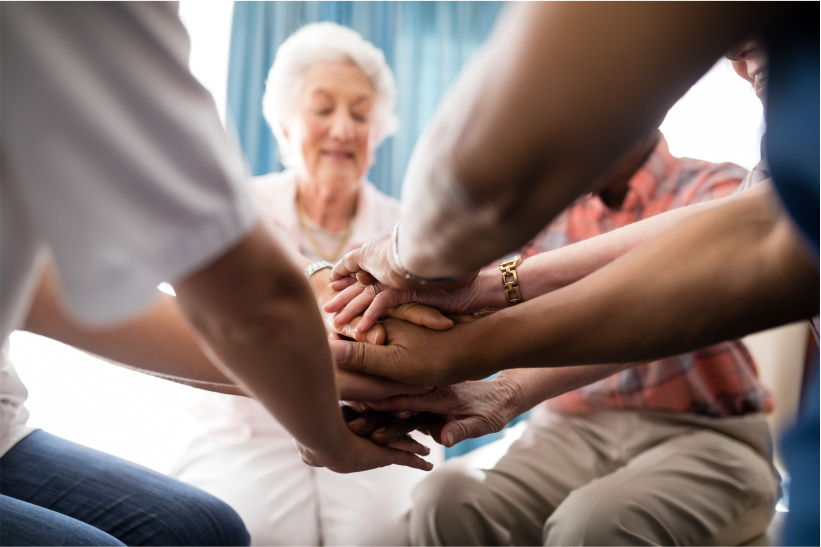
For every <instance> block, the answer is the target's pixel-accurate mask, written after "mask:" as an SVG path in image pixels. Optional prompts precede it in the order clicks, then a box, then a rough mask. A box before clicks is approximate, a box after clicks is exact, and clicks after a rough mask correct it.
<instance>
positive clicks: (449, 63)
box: [227, 2, 503, 197]
mask: <svg viewBox="0 0 821 547" xmlns="http://www.w3.org/2000/svg"><path fill="white" fill-rule="evenodd" d="M502 4H503V3H502V2H235V3H234V19H233V26H232V32H231V56H230V64H229V68H228V108H227V112H228V119H229V124H231V127H232V129H233V130H234V131H235V132H236V135H237V137H238V140H239V142H240V145H241V147H242V150H243V152H244V153H245V157H246V159H247V161H248V165H249V167H250V169H251V172H252V173H253V174H254V175H263V174H265V173H270V172H272V171H280V170H281V169H282V165H281V163H280V162H279V156H278V154H277V145H276V140H275V139H274V135H273V133H271V130H270V128H269V127H268V124H267V123H266V122H265V119H264V118H263V116H262V106H261V103H262V95H263V93H264V92H265V79H266V78H267V76H268V70H269V69H270V68H271V64H273V62H274V55H275V54H276V50H277V48H278V47H279V45H280V44H281V43H282V42H283V41H285V39H286V38H288V36H290V35H291V34H292V33H293V32H294V31H296V30H297V29H298V28H300V27H301V26H303V25H305V24H307V23H313V22H317V21H333V22H335V23H339V24H341V25H345V26H348V27H351V28H352V29H354V30H356V31H357V32H359V33H360V34H362V36H363V37H364V38H365V39H366V40H369V41H370V42H372V43H373V44H374V45H376V46H377V47H379V48H380V49H382V51H383V52H384V53H385V59H386V60H387V62H388V64H389V65H390V66H391V68H392V69H393V71H394V75H395V76H396V83H397V87H398V89H399V96H398V100H397V115H398V117H399V120H400V124H401V126H400V129H399V132H398V133H397V134H396V135H394V136H393V137H391V138H389V139H387V140H386V141H385V142H384V143H382V145H381V146H380V147H379V149H378V150H377V152H376V160H377V161H376V165H374V166H373V168H372V169H371V171H370V173H369V176H368V178H369V179H370V180H371V182H373V183H374V184H375V185H376V186H377V188H379V189H380V190H382V191H383V192H385V193H387V194H390V195H393V196H396V197H398V196H399V192H400V189H401V185H402V177H403V174H404V172H405V167H406V166H407V163H408V159H409V158H410V154H411V152H412V151H413V147H414V144H415V143H416V140H417V139H418V138H419V135H420V134H421V133H422V130H423V129H424V128H425V125H426V124H427V123H428V121H429V120H430V119H431V117H432V116H433V113H434V111H435V109H436V106H437V104H438V103H439V100H440V99H441V98H442V95H444V93H445V92H446V91H447V89H448V88H449V87H450V85H451V84H452V83H453V81H454V79H455V78H456V75H457V74H458V73H459V71H460V70H461V69H462V67H463V66H464V65H465V63H466V62H467V61H469V60H470V58H471V57H472V56H473V54H474V53H476V51H477V50H478V49H479V47H480V46H481V44H482V43H483V42H484V40H485V38H486V37H487V35H488V34H489V32H490V30H491V28H492V27H493V24H494V22H495V21H496V16H497V14H498V13H499V10H500V9H501V7H502Z"/></svg>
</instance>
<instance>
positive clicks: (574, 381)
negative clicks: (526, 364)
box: [497, 363, 634, 416]
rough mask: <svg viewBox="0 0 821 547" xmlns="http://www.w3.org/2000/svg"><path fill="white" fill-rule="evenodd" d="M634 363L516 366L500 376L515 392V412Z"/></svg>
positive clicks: (527, 408)
mask: <svg viewBox="0 0 821 547" xmlns="http://www.w3.org/2000/svg"><path fill="white" fill-rule="evenodd" d="M632 366H634V364H633V363H621V364H613V365H587V366H571V367H562V368H516V369H510V370H504V371H502V372H500V373H499V375H498V376H497V379H498V380H500V381H503V382H507V383H508V384H510V385H512V387H513V389H514V390H515V392H516V396H515V398H514V400H515V405H516V408H515V416H518V415H519V414H524V413H525V412H527V411H528V410H530V409H531V408H533V407H534V406H536V405H538V404H540V403H542V402H544V401H546V400H548V399H552V398H554V397H558V396H559V395H562V394H563V393H567V392H569V391H573V390H574V389H578V388H580V387H584V386H586V385H589V384H592V383H593V382H597V381H599V380H601V379H603V378H607V377H608V376H612V375H613V374H616V373H617V372H620V371H622V370H624V369H626V368H630V367H632Z"/></svg>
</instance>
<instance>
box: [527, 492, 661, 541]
mask: <svg viewBox="0 0 821 547" xmlns="http://www.w3.org/2000/svg"><path fill="white" fill-rule="evenodd" d="M651 537H652V538H658V539H659V541H661V543H658V545H673V544H675V539H674V538H673V537H671V536H670V534H669V533H668V532H667V530H666V529H665V528H664V526H663V524H662V523H661V522H660V521H659V520H658V519H656V518H655V517H654V516H653V514H652V513H651V512H650V511H647V510H646V509H644V508H643V507H642V505H641V504H640V503H637V502H636V501H635V500H631V499H630V498H629V496H628V497H625V496H604V497H600V498H598V499H591V498H590V496H587V495H584V494H582V493H580V492H571V494H570V495H569V496H568V497H567V499H565V500H564V501H563V502H562V503H561V504H560V505H559V507H557V508H556V510H555V511H554V512H553V514H552V515H551V516H550V518H548V519H547V521H546V522H545V525H544V529H543V531H542V542H543V544H544V545H640V544H645V543H646V542H647V538H651ZM664 538H667V539H666V540H665V539H664Z"/></svg>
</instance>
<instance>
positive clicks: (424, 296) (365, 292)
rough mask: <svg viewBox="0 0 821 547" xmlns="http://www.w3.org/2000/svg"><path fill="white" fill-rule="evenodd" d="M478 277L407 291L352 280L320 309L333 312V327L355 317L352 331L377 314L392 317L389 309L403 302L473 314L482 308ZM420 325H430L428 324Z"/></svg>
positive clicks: (373, 321)
mask: <svg viewBox="0 0 821 547" xmlns="http://www.w3.org/2000/svg"><path fill="white" fill-rule="evenodd" d="M346 279H352V278H346ZM479 279H480V278H479V277H477V278H476V279H474V280H472V281H471V282H470V283H468V284H467V285H466V286H464V287H461V288H459V289H454V290H450V291H445V290H440V289H417V290H413V291H408V290H401V289H393V288H390V287H388V286H387V285H385V284H383V283H378V282H377V283H373V284H371V285H366V284H364V283H361V282H360V281H356V282H355V283H353V284H349V286H347V287H346V288H343V289H342V290H341V292H339V293H338V294H337V295H336V296H334V297H333V299H331V301H330V302H328V303H327V304H325V307H324V308H323V311H325V312H326V313H334V314H336V315H335V317H334V319H333V324H334V325H335V326H336V328H342V327H343V326H344V325H345V324H347V323H349V322H351V321H353V320H354V319H355V320H356V322H357V324H356V326H354V327H353V332H355V333H362V332H367V331H368V330H369V329H371V328H372V327H373V326H374V325H375V324H376V322H377V320H378V319H379V318H380V317H383V316H385V317H396V315H395V313H392V311H391V310H392V308H397V306H398V307H399V308H398V309H401V307H402V306H403V305H405V306H418V305H424V306H430V307H431V308H435V309H437V310H439V311H440V312H442V313H452V314H454V313H458V314H472V313H477V312H480V311H484V310H483V308H484V306H483V305H482V304H481V299H480V296H481V294H482V291H481V290H480V288H479V287H478V283H477V282H478V280H479ZM343 282H344V280H340V281H338V282H335V283H336V284H335V285H334V284H332V286H336V287H341V286H342V285H343V284H344V283H343ZM424 306H423V307H424ZM363 312H364V313H363ZM417 324H419V323H417ZM424 326H426V327H430V325H428V324H425V325H424ZM431 328H434V327H431ZM437 330H442V329H437Z"/></svg>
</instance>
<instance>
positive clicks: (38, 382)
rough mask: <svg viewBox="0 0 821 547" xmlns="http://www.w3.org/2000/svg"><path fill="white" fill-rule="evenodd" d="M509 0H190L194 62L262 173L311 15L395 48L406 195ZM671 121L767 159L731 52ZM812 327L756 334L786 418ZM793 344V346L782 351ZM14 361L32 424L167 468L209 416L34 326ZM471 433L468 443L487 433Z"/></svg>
mask: <svg viewBox="0 0 821 547" xmlns="http://www.w3.org/2000/svg"><path fill="white" fill-rule="evenodd" d="M502 7H503V3H500V2H238V3H236V5H235V4H234V3H233V2H225V1H216V0H196V1H194V0H183V1H181V2H180V16H181V18H182V20H183V23H184V24H185V26H186V28H187V29H188V32H189V35H190V37H191V56H190V66H191V70H192V72H193V73H194V75H195V76H196V77H197V78H198V79H199V80H200V82H202V84H203V86H205V87H206V88H207V89H208V90H209V91H210V92H211V94H212V95H213V97H214V101H215V103H216V106H217V109H218V110H219V112H220V117H221V119H222V120H223V122H224V123H225V124H226V127H227V129H228V131H229V132H230V133H231V134H232V135H233V136H234V137H235V138H236V139H237V141H238V142H239V144H240V146H241V148H242V150H243V152H244V154H245V157H246V160H247V163H248V170H249V172H250V173H251V174H253V175H260V174H264V173H267V172H270V171H278V170H280V169H281V165H280V163H279V159H278V155H277V151H276V143H275V140H274V138H273V135H272V134H271V132H270V129H269V128H268V126H267V124H266V123H265V121H264V119H263V117H262V110H261V105H260V102H261V98H262V93H263V91H264V82H265V78H266V76H267V73H268V70H269V68H270V66H271V63H272V62H273V58H274V54H275V52H276V49H277V47H278V46H279V44H280V43H282V41H283V40H285V38H287V37H288V36H289V35H290V34H291V33H292V32H293V31H294V30H296V29H297V28H299V27H300V26H302V25H304V24H306V23H310V22H314V21H334V22H337V23H340V24H343V25H347V26H350V27H352V28H354V29H355V30H357V31H358V32H360V33H361V34H362V35H363V36H364V37H365V39H367V40H370V41H371V42H373V43H374V44H375V45H376V46H377V47H379V48H381V49H382V50H383V51H384V52H385V55H386V59H387V62H388V63H389V64H390V66H391V67H392V69H393V70H394V73H395V75H396V79H397V84H398V89H399V96H398V108H397V113H398V116H399V120H400V122H401V127H400V130H399V132H398V133H397V134H396V135H394V136H393V137H391V138H389V139H387V140H386V141H385V142H384V143H383V144H382V146H381V147H380V149H379V150H378V151H377V163H376V165H375V166H374V168H373V169H372V170H371V173H370V176H369V178H370V180H371V181H372V182H373V183H374V184H375V185H376V186H377V187H379V188H380V189H382V190H383V191H385V192H387V193H388V194H391V195H394V196H397V197H398V196H399V194H400V191H401V184H402V175H403V173H404V170H405V166H406V165H407V162H408V158H409V157H410V154H411V152H412V150H413V146H414V143H415V142H416V140H417V139H418V137H419V135H420V134H421V133H422V131H423V130H424V128H425V126H426V124H427V123H428V121H429V120H430V119H431V117H432V116H433V114H434V112H435V110H436V106H437V104H438V102H439V100H440V98H441V97H442V95H443V94H444V93H445V92H446V91H447V89H448V87H449V86H450V85H451V84H452V82H453V81H454V79H455V78H456V76H457V74H458V73H459V71H460V69H461V68H462V67H463V66H464V64H465V63H467V62H468V61H469V60H470V59H471V57H472V56H473V55H474V54H475V53H476V51H477V50H478V49H479V47H480V46H481V44H482V42H483V41H484V40H485V38H486V37H487V35H488V33H489V32H490V30H491V28H492V26H493V23H494V21H495V19H496V17H497V15H498V13H499V11H500V9H502ZM661 129H662V132H663V133H664V135H665V136H666V138H667V140H668V142H669V145H670V150H671V152H672V153H673V154H675V155H678V156H689V157H694V158H701V159H706V160H710V161H716V162H721V161H730V162H734V163H737V164H739V165H741V166H743V167H746V168H748V169H749V168H752V167H753V166H754V165H755V164H756V163H757V162H758V161H759V141H760V137H761V135H762V133H763V130H764V126H763V117H762V108H761V104H760V103H759V101H758V99H757V97H756V96H755V94H754V93H753V91H752V90H751V88H750V86H749V85H748V84H747V83H745V82H744V81H742V80H741V78H739V77H738V76H736V74H735V73H734V71H733V69H732V66H731V65H730V62H729V61H727V60H725V59H721V60H719V61H718V62H717V63H716V65H715V66H714V67H713V68H712V70H710V72H708V73H707V74H706V75H705V76H704V77H703V78H702V79H701V80H700V81H699V82H698V83H697V84H695V85H694V86H693V87H692V89H690V91H689V92H688V93H687V94H686V95H685V96H684V97H683V98H682V99H681V100H680V101H679V103H678V104H676V105H675V106H674V107H673V108H672V110H671V111H670V112H669V114H668V116H667V118H666V119H665V121H664V123H663V125H662V126H661ZM806 335H807V329H806V327H805V326H803V325H799V326H793V327H787V328H786V329H784V328H782V329H779V330H778V332H777V333H776V334H775V335H767V336H764V337H763V338H762V337H761V336H760V335H759V336H757V337H753V338H752V341H751V346H752V347H753V351H754V354H755V355H756V358H757V359H758V360H759V362H760V363H761V362H762V360H763V361H766V362H767V363H772V364H771V365H766V366H764V365H763V363H762V367H761V368H762V375H763V376H764V379H765V383H767V384H768V385H769V386H771V387H775V389H776V390H777V391H778V392H779V393H781V392H783V393H785V394H786V395H784V396H779V395H778V393H777V394H776V400H777V401H778V402H779V403H780V402H781V401H782V399H783V400H787V403H786V404H782V405H781V406H780V409H779V412H780V414H777V415H776V417H775V418H774V420H775V421H776V422H777V424H781V423H783V422H784V421H788V420H789V417H790V415H791V412H793V410H792V403H790V402H789V400H790V398H796V397H797V394H798V382H797V380H796V379H795V378H796V377H795V374H798V378H799V379H800V369H799V372H796V373H795V374H793V375H792V376H790V375H789V374H784V373H783V371H785V370H786V366H787V365H786V364H784V363H785V362H787V361H789V362H790V363H795V362H799V363H802V362H803V350H801V348H803V347H804V346H805V345H806V342H805V341H806ZM774 337H775V338H774ZM776 340H780V342H779V341H776ZM780 344H784V346H781V345H780ZM788 346H789V347H792V348H793V350H792V353H785V352H784V351H782V350H781V349H780V348H782V347H788ZM11 358H12V359H13V361H14V364H15V367H16V368H17V370H18V372H19V374H20V376H21V377H22V379H23V381H24V383H25V384H26V386H27V387H28V389H29V401H28V403H27V406H28V408H29V410H30V411H31V419H30V422H29V423H30V424H31V425H34V426H39V427H42V428H44V429H46V430H48V431H49V432H51V433H53V434H56V435H59V436H61V437H64V438H67V439H70V440H72V441H75V442H78V443H81V444H84V445H86V446H90V447H93V448H96V449H99V450H102V451H104V452H108V453H110V454H114V455H116V456H120V457H123V458H126V459H129V460H132V461H134V462H137V463H140V464H142V465H145V466H147V467H150V468H152V469H155V470H158V471H160V472H167V471H168V470H169V468H170V466H171V464H172V463H173V462H174V461H175V460H176V459H177V458H178V457H179V455H180V454H181V452H182V450H183V449H184V447H185V446H186V445H187V444H188V442H189V441H190V440H191V438H192V437H193V435H194V433H195V428H196V427H197V426H196V422H195V421H194V419H193V418H192V417H191V416H190V415H189V414H188V412H187V407H188V405H189V403H190V401H191V398H192V395H193V393H194V390H193V389H192V388H188V387H184V386H180V385H177V384H173V383H171V382H166V381H163V380H159V379H156V378H152V377H150V376H146V375H143V374H140V373H136V372H132V371H129V370H126V369H122V368H119V367H115V366H111V365H109V364H108V363H104V362H101V361H99V360H97V359H95V358H94V357H92V356H89V355H87V354H85V353H82V352H80V351H77V350H75V349H73V348H71V347H68V346H65V345H63V344H60V343H58V342H54V341H51V340H49V339H45V338H41V337H39V336H36V335H32V334H29V333H24V332H16V333H14V334H13V335H12V337H11ZM773 371H781V373H780V374H776V373H775V372H773ZM463 444H464V446H463V447H461V448H459V450H458V451H459V452H462V451H464V450H465V449H467V448H469V447H472V446H474V445H475V444H479V443H471V444H465V443H463ZM457 448H458V447H457Z"/></svg>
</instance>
